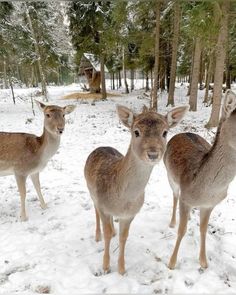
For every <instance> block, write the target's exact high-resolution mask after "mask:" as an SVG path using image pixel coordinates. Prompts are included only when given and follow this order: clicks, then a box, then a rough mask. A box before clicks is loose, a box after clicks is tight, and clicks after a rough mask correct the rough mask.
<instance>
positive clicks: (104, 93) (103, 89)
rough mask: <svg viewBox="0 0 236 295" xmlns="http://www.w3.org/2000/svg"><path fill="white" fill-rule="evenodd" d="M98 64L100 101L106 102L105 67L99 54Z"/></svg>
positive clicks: (102, 57)
mask: <svg viewBox="0 0 236 295" xmlns="http://www.w3.org/2000/svg"><path fill="white" fill-rule="evenodd" d="M100 63H101V86H102V87H101V90H102V100H106V99H107V92H106V79H105V65H104V56H103V54H101V56H100Z"/></svg>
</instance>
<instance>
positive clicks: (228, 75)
mask: <svg viewBox="0 0 236 295" xmlns="http://www.w3.org/2000/svg"><path fill="white" fill-rule="evenodd" d="M226 46H227V48H226V62H225V63H226V69H225V75H226V90H227V89H231V66H230V58H229V57H230V53H229V32H228V33H227V45H226Z"/></svg>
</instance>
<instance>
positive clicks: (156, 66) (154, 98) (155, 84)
mask: <svg viewBox="0 0 236 295" xmlns="http://www.w3.org/2000/svg"><path fill="white" fill-rule="evenodd" d="M160 8H161V2H160V0H157V5H156V37H155V53H154V54H155V64H154V82H153V89H152V107H153V108H154V109H155V110H158V105H157V90H158V71H159V55H160V54H159V52H160V48H159V47H160Z"/></svg>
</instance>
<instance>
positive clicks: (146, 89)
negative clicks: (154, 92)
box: [145, 72, 150, 91]
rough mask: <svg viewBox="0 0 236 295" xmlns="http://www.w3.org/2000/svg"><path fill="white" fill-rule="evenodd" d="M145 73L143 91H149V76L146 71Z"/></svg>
mask: <svg viewBox="0 0 236 295" xmlns="http://www.w3.org/2000/svg"><path fill="white" fill-rule="evenodd" d="M145 75H146V85H145V91H149V90H150V87H149V77H148V72H146V73H145Z"/></svg>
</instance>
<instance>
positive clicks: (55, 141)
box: [0, 101, 75, 221]
mask: <svg viewBox="0 0 236 295" xmlns="http://www.w3.org/2000/svg"><path fill="white" fill-rule="evenodd" d="M35 102H36V103H37V104H38V106H39V109H40V110H41V111H42V112H43V114H44V128H43V133H42V135H41V136H36V135H33V134H29V133H14V132H11V133H10V132H0V176H6V175H14V176H15V179H16V183H17V187H18V190H19V193H20V200H21V213H20V218H21V221H26V220H27V219H28V217H27V215H26V209H25V199H26V179H27V178H28V176H30V178H31V180H32V183H33V185H34V188H35V190H36V192H37V195H38V198H39V201H40V206H41V208H42V209H46V207H47V205H46V203H45V201H44V198H43V195H42V192H41V187H40V179H39V173H40V172H41V171H42V170H43V168H45V167H46V165H47V163H48V161H49V160H50V158H51V157H52V156H53V155H54V154H55V153H56V152H57V150H58V148H59V144H60V139H61V135H62V133H63V131H64V127H65V115H67V114H69V113H71V112H72V111H73V110H74V109H75V106H74V105H67V106H65V107H60V106H57V105H45V104H44V103H42V102H39V101H35Z"/></svg>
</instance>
